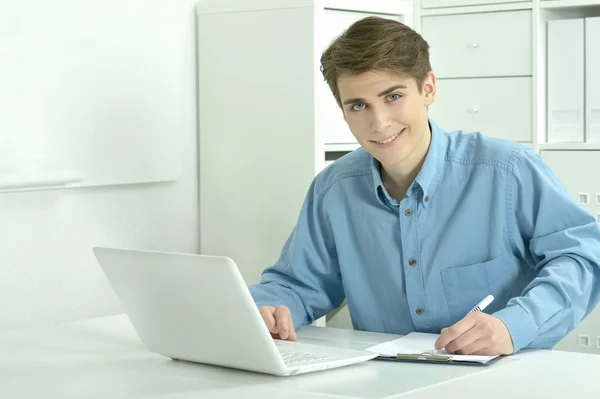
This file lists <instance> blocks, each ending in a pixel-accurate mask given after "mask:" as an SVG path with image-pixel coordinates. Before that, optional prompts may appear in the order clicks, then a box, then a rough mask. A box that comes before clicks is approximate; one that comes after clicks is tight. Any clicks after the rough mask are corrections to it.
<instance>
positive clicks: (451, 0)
mask: <svg viewBox="0 0 600 399" xmlns="http://www.w3.org/2000/svg"><path fill="white" fill-rule="evenodd" d="M520 1H523V0H494V1H493V3H494V4H499V3H518V2H520ZM489 3H490V2H488V1H485V0H421V8H437V7H456V6H474V5H488V4H489Z"/></svg>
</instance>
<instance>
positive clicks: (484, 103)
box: [429, 77, 531, 142]
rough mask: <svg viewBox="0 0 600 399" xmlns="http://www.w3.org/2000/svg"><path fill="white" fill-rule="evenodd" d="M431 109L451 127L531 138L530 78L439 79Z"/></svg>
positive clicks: (443, 124) (434, 116) (517, 138)
mask: <svg viewBox="0 0 600 399" xmlns="http://www.w3.org/2000/svg"><path fill="white" fill-rule="evenodd" d="M515 93H519V95H515ZM429 113H430V115H431V117H432V119H433V120H434V121H435V122H436V123H437V124H438V125H439V126H440V127H441V128H443V129H445V130H448V131H450V130H459V129H461V130H466V131H481V132H482V133H484V134H485V135H487V136H490V137H498V138H505V139H509V140H514V141H519V142H531V78H530V77H509V78H488V79H439V80H438V81H437V97H436V100H435V102H434V103H433V104H432V105H431V106H430V109H429Z"/></svg>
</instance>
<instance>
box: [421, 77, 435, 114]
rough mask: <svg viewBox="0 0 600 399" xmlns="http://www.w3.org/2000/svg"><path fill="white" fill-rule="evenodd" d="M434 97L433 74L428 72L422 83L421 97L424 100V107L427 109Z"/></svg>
mask: <svg viewBox="0 0 600 399" xmlns="http://www.w3.org/2000/svg"><path fill="white" fill-rule="evenodd" d="M435 95H436V88H435V74H434V73H433V72H432V71H430V72H429V74H428V75H427V77H426V78H425V80H424V81H423V97H424V99H425V106H426V107H428V106H430V105H431V104H433V101H434V100H435Z"/></svg>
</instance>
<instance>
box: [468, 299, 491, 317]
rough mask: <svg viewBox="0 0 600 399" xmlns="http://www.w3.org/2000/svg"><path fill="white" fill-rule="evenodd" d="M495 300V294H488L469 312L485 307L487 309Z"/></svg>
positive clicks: (478, 310)
mask: <svg viewBox="0 0 600 399" xmlns="http://www.w3.org/2000/svg"><path fill="white" fill-rule="evenodd" d="M493 300H494V296H493V295H488V296H486V297H485V298H483V299H482V300H481V302H479V303H478V304H477V305H475V307H474V308H473V309H471V310H470V311H469V313H473V312H482V311H483V309H485V308H486V307H487V306H488V305H489V304H490V303H492V301H493ZM467 314H468V313H467Z"/></svg>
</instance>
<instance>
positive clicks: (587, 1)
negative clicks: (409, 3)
mask: <svg viewBox="0 0 600 399" xmlns="http://www.w3.org/2000/svg"><path fill="white" fill-rule="evenodd" d="M423 2H424V0H416V1H415V12H414V17H415V21H414V22H413V26H414V27H415V29H417V30H418V31H419V32H420V33H421V34H423V36H424V37H425V39H426V40H429V39H431V38H432V37H433V38H434V39H435V34H436V33H435V29H436V24H434V23H431V24H430V26H431V28H429V31H428V24H427V22H428V19H431V18H433V19H434V20H435V19H438V20H439V21H441V20H444V19H449V18H453V19H454V21H458V20H464V21H469V20H478V19H483V18H489V19H490V20H491V21H493V20H495V19H497V20H498V21H500V16H501V15H505V16H506V18H504V19H505V21H507V22H512V24H507V25H505V26H502V24H500V23H498V24H497V26H496V27H495V29H497V32H502V35H500V37H503V36H507V37H508V38H512V36H511V35H512V34H513V33H514V31H515V30H516V29H520V30H523V29H527V30H528V32H529V33H528V35H527V37H523V35H521V37H516V38H514V45H513V46H512V47H511V49H510V52H509V51H505V50H507V49H498V48H495V50H498V53H497V54H498V58H503V59H508V60H512V61H513V62H515V63H523V57H522V56H519V57H515V54H514V49H515V47H516V48H519V47H520V46H522V45H523V43H526V44H528V45H529V48H530V49H531V50H530V51H531V54H532V55H531V58H530V59H528V60H526V61H527V63H528V64H530V65H531V68H530V69H529V70H527V73H524V74H519V73H513V72H512V71H508V70H506V71H505V73H495V72H496V71H493V72H492V73H490V74H489V76H483V74H479V75H471V76H469V75H468V74H467V73H465V74H464V75H463V76H460V77H459V78H461V79H457V77H456V76H448V77H445V76H443V75H442V76H441V77H440V76H439V75H438V93H439V97H438V98H439V99H440V100H436V103H438V104H440V103H442V106H440V108H443V109H448V105H447V104H445V103H444V100H441V99H443V98H444V97H443V96H445V95H448V94H447V93H443V92H441V91H440V89H442V90H443V89H444V88H445V87H446V86H448V87H449V88H455V87H456V86H459V85H460V86H461V87H463V88H467V89H468V87H470V86H469V85H472V86H474V87H477V93H478V94H479V96H480V97H482V98H478V99H473V101H474V102H473V105H472V106H470V107H469V108H479V118H480V121H476V120H475V119H476V117H477V115H466V114H462V115H461V114H460V112H458V110H453V111H455V112H454V117H452V118H450V117H448V118H445V115H442V116H441V117H442V118H445V120H444V121H445V122H447V123H446V124H444V123H442V125H443V127H445V128H447V129H448V130H453V129H467V130H481V131H482V132H484V133H489V132H490V129H486V127H487V126H486V125H485V123H484V120H487V121H490V122H491V121H492V120H493V119H494V118H496V119H497V120H496V121H494V122H495V123H494V125H495V126H499V125H500V124H499V123H498V122H499V120H500V118H504V119H505V120H506V128H505V129H504V130H505V131H506V132H507V134H506V135H504V137H503V136H502V135H501V134H491V135H495V136H499V137H503V138H507V139H516V140H517V141H520V142H522V143H523V144H526V145H529V146H530V147H532V148H533V149H534V150H536V151H538V152H541V151H561V150H564V151H569V150H579V151H581V150H590V151H596V150H599V149H600V145H599V143H597V142H587V143H586V142H581V143H579V142H573V143H553V142H548V140H547V126H548V124H547V103H546V98H547V83H546V80H547V60H546V54H547V45H546V29H547V28H546V26H547V25H546V24H547V22H548V21H550V20H557V19H569V18H579V17H592V16H600V1H598V0H580V1H561V0H534V1H530V2H514V1H513V2H507V3H501V4H491V5H490V4H488V5H486V4H483V3H484V2H483V1H482V0H480V1H479V2H480V3H482V4H476V5H474V4H470V5H467V6H460V5H458V4H462V3H464V2H465V1H464V0H440V1H436V3H437V4H443V5H444V6H443V7H436V8H423V7H421V4H422V3H423ZM470 3H473V1H470ZM524 13H529V14H530V23H529V24H527V25H526V26H525V25H523V23H522V22H518V24H517V26H515V22H516V21H517V19H516V17H517V16H519V15H520V16H521V17H522V16H524ZM436 17H437V18H436ZM521 19H522V18H521ZM439 21H436V22H439ZM519 24H520V25H521V26H520V27H519ZM424 25H425V26H424ZM437 25H438V26H439V24H437ZM508 26H510V29H508V28H507V27H508ZM475 28H477V27H475ZM457 29H462V30H463V31H464V37H480V36H482V35H483V37H482V39H481V40H482V41H485V40H487V39H488V38H487V37H485V34H484V33H483V32H479V31H477V29H470V28H469V27H468V26H467V27H459V26H457ZM491 29H493V28H491ZM471 40H475V39H471ZM518 40H520V41H521V44H519V43H518ZM430 44H433V46H432V63H433V65H432V66H433V69H434V72H435V71H439V70H443V69H444V68H445V64H446V63H448V61H447V60H448V59H450V57H449V54H452V53H451V52H450V51H451V50H440V47H438V48H436V46H435V43H430ZM486 44H488V45H494V43H490V42H489V40H488V42H487V43H482V44H481V45H479V46H478V48H477V49H473V51H472V52H471V53H473V54H472V55H471V56H472V57H473V58H472V59H473V60H476V59H477V56H476V55H474V54H475V53H476V52H478V51H479V52H480V53H481V52H483V51H484V50H483V49H484V48H485V45H486ZM454 45H455V47H454V48H453V50H456V51H455V55H456V57H459V56H462V55H464V54H463V53H464V51H463V53H461V52H460V51H459V50H457V49H458V48H459V47H460V46H461V45H464V46H465V47H466V45H467V43H466V42H465V43H461V44H458V43H454ZM439 51H444V57H442V58H440V59H436V56H435V55H436V53H438V52H439ZM502 51H504V52H502ZM523 53H524V52H523ZM519 54H520V53H519ZM488 58H489V57H488ZM481 62H482V64H481V65H485V63H486V62H488V63H490V64H491V62H490V61H489V59H488V60H486V59H484V57H481ZM519 77H520V78H521V80H522V82H520V83H519V84H518V85H517V84H515V87H513V86H510V83H511V82H515V83H516V79H517V78H519ZM485 78H492V79H493V81H494V82H496V84H497V85H505V86H506V85H508V87H510V90H507V92H508V93H506V92H502V91H500V92H494V93H488V94H486V93H485V86H484V87H483V88H481V87H480V85H484V84H485V83H486V79H485ZM469 79H470V80H469ZM518 87H521V88H524V89H525V90H526V91H527V92H529V93H530V94H527V95H526V96H525V97H523V94H522V92H521V93H519V92H518V91H515V88H518ZM480 89H481V90H480ZM450 95H451V96H452V102H453V103H454V106H458V105H457V104H456V97H455V93H452V94H450ZM461 95H462V94H461ZM498 96H500V97H502V100H504V97H507V98H509V97H512V99H513V100H512V102H513V104H512V105H510V106H512V112H506V113H504V115H502V114H501V112H498V111H496V110H493V109H489V114H488V116H487V119H486V118H483V117H481V113H482V110H481V107H477V103H479V102H485V99H488V102H490V103H491V102H493V101H496V103H500V104H503V101H498V99H497V97H498ZM528 96H530V98H526V97H528ZM524 100H525V102H526V103H530V104H531V110H524V108H523V101H524ZM465 101H470V100H469V99H465ZM502 106H503V105H500V107H502ZM431 111H432V112H431V115H432V117H433V118H436V116H437V115H436V114H441V113H442V110H441V109H436V104H435V103H434V105H433V106H432V107H431ZM461 111H466V109H465V110H461ZM523 112H526V114H527V115H522V114H523ZM506 115H520V119H521V121H522V120H525V119H526V117H527V116H529V118H528V119H529V123H530V132H531V134H530V135H529V137H528V138H527V139H524V138H522V137H517V138H515V134H514V132H513V131H511V129H512V128H513V124H512V121H510V120H507V119H506ZM493 133H496V132H493Z"/></svg>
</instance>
